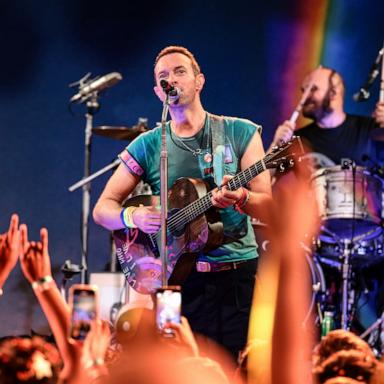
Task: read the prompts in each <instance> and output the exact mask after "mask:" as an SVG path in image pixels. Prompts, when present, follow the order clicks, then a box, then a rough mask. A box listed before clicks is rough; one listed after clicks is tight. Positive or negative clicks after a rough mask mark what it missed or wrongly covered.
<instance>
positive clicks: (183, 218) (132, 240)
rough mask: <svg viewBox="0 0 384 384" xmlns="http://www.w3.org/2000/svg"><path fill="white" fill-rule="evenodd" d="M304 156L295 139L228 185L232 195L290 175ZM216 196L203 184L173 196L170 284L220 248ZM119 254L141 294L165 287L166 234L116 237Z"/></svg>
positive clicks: (195, 182) (185, 186)
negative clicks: (274, 173) (260, 180)
mask: <svg viewBox="0 0 384 384" xmlns="http://www.w3.org/2000/svg"><path fill="white" fill-rule="evenodd" d="M302 153H303V148H302V144H301V141H300V138H299V137H293V138H292V139H291V140H290V141H289V142H287V143H285V144H283V145H282V146H280V147H275V148H274V149H273V150H272V151H271V152H270V153H268V154H267V155H266V156H265V157H264V158H263V159H262V160H260V161H258V162H257V163H255V164H253V165H251V166H250V167H249V168H247V169H245V170H243V171H241V172H239V173H238V174H236V175H235V176H234V177H233V178H232V179H231V180H230V181H229V182H228V184H227V187H228V188H229V189H230V190H236V189H238V188H240V187H242V186H245V185H247V183H249V182H250V181H251V180H252V179H253V178H255V177H256V176H257V175H259V174H260V173H262V172H264V171H265V170H267V169H272V168H278V169H279V170H280V171H284V170H285V169H287V168H290V167H292V166H293V165H294V159H295V157H297V155H299V154H302ZM211 197H212V192H211V191H208V188H207V185H206V184H205V182H204V181H203V180H201V179H192V178H180V179H178V180H176V182H175V183H174V184H173V186H172V188H171V189H170V190H169V193H168V207H169V208H168V210H169V215H168V219H167V253H168V262H167V280H168V283H169V284H177V283H180V281H182V280H183V279H185V277H186V276H187V275H188V273H189V272H190V271H191V268H192V267H193V265H194V263H195V261H196V255H197V253H198V252H199V251H202V250H206V249H214V248H217V247H218V246H219V245H220V244H222V242H223V225H222V223H221V221H220V216H219V213H218V211H217V210H216V209H215V207H213V205H212V203H211ZM158 199H159V198H158V196H156V197H155V196H151V195H139V196H135V197H133V198H131V199H129V200H127V201H126V202H125V204H124V205H125V206H139V205H140V204H142V205H144V206H149V205H154V204H159V200H158ZM113 237H114V242H115V245H116V254H117V258H118V260H119V262H120V265H121V268H122V271H123V273H124V275H125V277H126V278H127V280H128V283H129V284H130V286H131V287H132V288H133V289H135V290H136V291H137V292H139V293H142V294H149V293H153V292H155V290H156V289H157V288H159V287H160V286H161V281H162V279H161V277H162V274H161V272H162V271H161V269H162V264H161V259H160V252H159V245H160V232H159V233H157V234H146V233H144V232H142V231H140V230H139V229H137V228H129V229H128V228H124V229H120V230H117V231H114V232H113Z"/></svg>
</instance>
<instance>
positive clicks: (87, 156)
mask: <svg viewBox="0 0 384 384" xmlns="http://www.w3.org/2000/svg"><path fill="white" fill-rule="evenodd" d="M97 98H98V92H93V93H92V95H91V97H90V98H89V99H88V101H87V103H86V106H87V112H86V114H85V119H86V124H85V141H84V178H87V177H88V176H89V175H90V170H91V144H92V125H93V116H94V115H95V113H96V112H97V111H98V110H99V107H100V105H99V103H98V100H97ZM82 188H83V197H82V209H81V219H82V220H81V262H80V265H81V268H82V269H81V283H82V284H85V283H87V282H88V233H89V212H90V204H91V184H90V183H87V184H84V185H83V187H82Z"/></svg>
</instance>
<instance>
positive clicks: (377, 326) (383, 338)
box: [360, 312, 384, 358]
mask: <svg viewBox="0 0 384 384" xmlns="http://www.w3.org/2000/svg"><path fill="white" fill-rule="evenodd" d="M383 323H384V312H383V313H382V315H381V316H380V317H379V318H378V319H377V320H376V321H374V322H373V323H372V324H371V325H370V326H369V327H368V328H367V329H366V330H365V331H364V332H363V333H362V334H360V338H362V339H365V338H366V337H367V336H369V339H368V344H369V345H370V346H371V348H372V350H373V351H374V353H375V355H376V356H377V357H378V358H379V357H381V356H382V354H383V351H384V327H383ZM377 341H378V342H379V350H377V348H375V347H374V344H376V343H377Z"/></svg>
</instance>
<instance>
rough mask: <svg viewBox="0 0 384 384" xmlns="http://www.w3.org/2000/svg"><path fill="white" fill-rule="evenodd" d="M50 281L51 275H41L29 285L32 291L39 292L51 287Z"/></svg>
mask: <svg viewBox="0 0 384 384" xmlns="http://www.w3.org/2000/svg"><path fill="white" fill-rule="evenodd" d="M51 281H53V278H52V276H50V275H47V276H44V277H42V278H41V279H39V280H36V281H33V282H32V283H31V286H32V288H33V290H34V291H36V290H39V291H40V292H43V291H46V290H47V289H49V288H51V285H50V284H49V283H50V282H51Z"/></svg>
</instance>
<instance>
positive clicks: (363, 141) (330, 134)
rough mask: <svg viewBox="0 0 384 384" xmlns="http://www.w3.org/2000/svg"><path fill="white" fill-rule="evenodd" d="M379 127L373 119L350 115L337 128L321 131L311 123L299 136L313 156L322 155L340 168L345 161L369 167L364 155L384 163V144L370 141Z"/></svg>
mask: <svg viewBox="0 0 384 384" xmlns="http://www.w3.org/2000/svg"><path fill="white" fill-rule="evenodd" d="M374 128H377V125H376V123H375V121H374V119H372V118H371V117H366V116H355V115H349V114H347V115H346V119H345V121H344V122H343V123H342V124H341V125H339V126H338V127H334V128H328V129H324V128H320V127H319V126H318V125H317V124H316V123H314V122H313V123H311V124H309V125H307V126H305V127H303V128H301V129H299V130H297V131H296V132H295V135H297V136H300V137H302V138H303V139H304V140H303V142H304V143H306V144H307V145H309V147H310V150H311V152H319V153H322V154H324V155H325V156H327V157H329V158H330V159H331V160H333V161H334V162H335V164H340V160H341V159H343V158H346V159H351V160H354V161H355V163H356V164H358V165H367V163H366V162H365V161H363V155H368V156H369V157H370V158H371V159H372V160H374V161H376V162H377V161H379V162H382V160H383V159H384V144H383V143H380V142H376V141H373V140H371V139H370V133H371V131H372V130H373V129H374Z"/></svg>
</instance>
